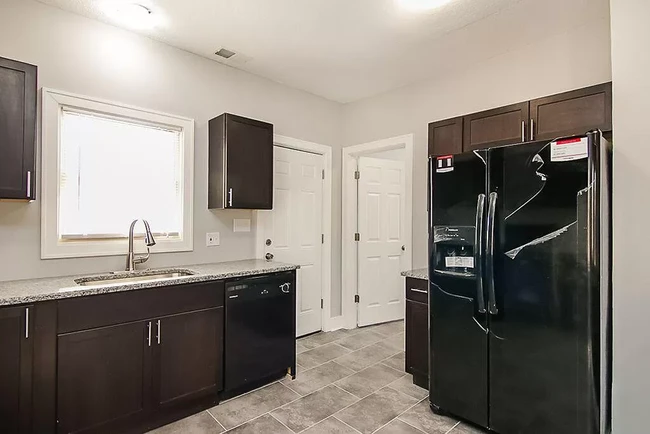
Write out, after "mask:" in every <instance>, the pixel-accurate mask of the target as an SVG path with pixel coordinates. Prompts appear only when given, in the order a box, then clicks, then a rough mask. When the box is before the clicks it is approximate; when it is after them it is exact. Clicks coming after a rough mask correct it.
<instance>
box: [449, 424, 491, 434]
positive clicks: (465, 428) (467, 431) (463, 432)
mask: <svg viewBox="0 0 650 434" xmlns="http://www.w3.org/2000/svg"><path fill="white" fill-rule="evenodd" d="M449 434H488V431H487V430H484V429H481V428H477V427H474V426H471V425H468V424H466V423H462V422H461V423H459V424H458V425H457V426H456V428H454V429H452V430H451V432H450V433H449Z"/></svg>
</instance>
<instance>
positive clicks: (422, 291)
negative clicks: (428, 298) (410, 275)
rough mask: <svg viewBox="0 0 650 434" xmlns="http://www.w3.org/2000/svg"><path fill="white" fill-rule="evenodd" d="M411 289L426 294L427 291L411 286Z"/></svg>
mask: <svg viewBox="0 0 650 434" xmlns="http://www.w3.org/2000/svg"><path fill="white" fill-rule="evenodd" d="M411 291H413V292H419V293H421V294H428V293H427V291H425V290H424V289H417V288H411Z"/></svg>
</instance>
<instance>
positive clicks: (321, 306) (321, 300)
mask: <svg viewBox="0 0 650 434" xmlns="http://www.w3.org/2000/svg"><path fill="white" fill-rule="evenodd" d="M320 308H321V309H322V308H323V299H322V298H321V299H320Z"/></svg>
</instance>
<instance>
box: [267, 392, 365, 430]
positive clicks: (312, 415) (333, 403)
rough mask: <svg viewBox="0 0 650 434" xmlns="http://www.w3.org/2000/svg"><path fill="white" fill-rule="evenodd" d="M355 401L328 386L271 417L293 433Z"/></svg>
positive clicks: (353, 398) (350, 396)
mask: <svg viewBox="0 0 650 434" xmlns="http://www.w3.org/2000/svg"><path fill="white" fill-rule="evenodd" d="M356 400H357V398H355V397H354V396H353V395H350V394H349V393H347V392H345V391H343V390H341V389H339V388H338V387H336V386H333V385H330V386H327V387H325V388H323V389H321V390H319V391H317V392H314V393H312V394H311V395H307V396H305V397H303V398H301V399H299V400H297V401H295V402H292V403H291V404H288V405H286V406H284V407H282V408H279V409H277V410H275V411H273V413H272V414H273V417H275V418H277V419H278V420H279V421H281V422H282V423H283V424H285V425H286V426H288V427H289V428H291V429H292V430H293V431H295V432H299V431H302V430H304V429H306V428H309V427H311V426H312V425H315V424H317V423H318V422H320V421H321V420H323V419H326V418H328V417H330V416H331V415H332V414H334V413H336V412H337V411H339V410H341V409H342V408H345V407H347V406H348V405H350V404H352V403H354V402H355V401H356Z"/></svg>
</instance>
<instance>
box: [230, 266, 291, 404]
mask: <svg viewBox="0 0 650 434" xmlns="http://www.w3.org/2000/svg"><path fill="white" fill-rule="evenodd" d="M225 313H226V336H225V369H224V374H225V378H224V389H225V391H235V390H237V391H239V390H242V389H245V388H246V387H247V386H252V387H258V386H260V385H261V384H259V383H260V382H263V381H264V380H266V379H269V380H270V379H271V377H274V376H275V377H279V376H281V375H284V374H286V373H287V372H288V370H290V372H291V374H292V375H294V376H295V365H296V298H295V273H294V272H288V273H277V274H272V275H265V276H260V277H252V278H242V279H237V280H232V281H228V282H226V312H225Z"/></svg>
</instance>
